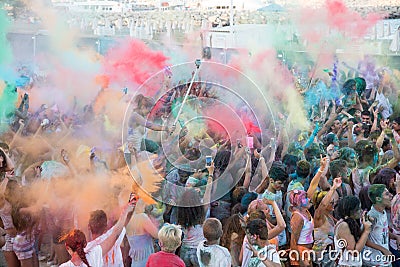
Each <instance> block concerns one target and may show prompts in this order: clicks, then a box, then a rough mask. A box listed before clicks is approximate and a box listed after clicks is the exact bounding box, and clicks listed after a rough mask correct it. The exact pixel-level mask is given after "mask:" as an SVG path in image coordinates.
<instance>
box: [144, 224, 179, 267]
mask: <svg viewBox="0 0 400 267" xmlns="http://www.w3.org/2000/svg"><path fill="white" fill-rule="evenodd" d="M181 238H182V230H181V229H180V227H179V226H177V225H174V224H168V223H167V224H165V225H164V226H163V227H162V228H161V229H160V231H159V232H158V239H159V241H158V242H159V245H160V247H161V251H159V252H157V253H153V254H151V255H150V257H149V259H148V261H147V263H146V267H159V266H163V267H185V263H184V262H183V260H181V258H179V257H178V256H177V255H175V250H176V249H177V248H178V247H179V246H180V245H181Z"/></svg>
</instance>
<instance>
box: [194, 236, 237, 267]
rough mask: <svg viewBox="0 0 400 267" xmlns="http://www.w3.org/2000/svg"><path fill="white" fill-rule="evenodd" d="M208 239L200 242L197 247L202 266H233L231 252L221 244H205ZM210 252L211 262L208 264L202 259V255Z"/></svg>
mask: <svg viewBox="0 0 400 267" xmlns="http://www.w3.org/2000/svg"><path fill="white" fill-rule="evenodd" d="M205 242H206V241H202V242H200V244H199V246H198V247H197V253H196V254H197V259H198V260H199V265H200V267H208V266H210V267H211V266H212V267H230V266H231V262H232V259H231V254H230V253H229V251H228V250H227V249H226V248H224V247H222V246H219V245H211V246H207V245H205ZM202 254H203V255H204V254H208V255H209V257H210V261H209V263H208V264H207V265H206V264H205V263H204V262H202V260H201V255H202Z"/></svg>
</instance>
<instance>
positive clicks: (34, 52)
mask: <svg viewBox="0 0 400 267" xmlns="http://www.w3.org/2000/svg"><path fill="white" fill-rule="evenodd" d="M36 35H37V33H36V34H35V35H34V36H32V41H33V58H32V62H33V70H35V69H36Z"/></svg>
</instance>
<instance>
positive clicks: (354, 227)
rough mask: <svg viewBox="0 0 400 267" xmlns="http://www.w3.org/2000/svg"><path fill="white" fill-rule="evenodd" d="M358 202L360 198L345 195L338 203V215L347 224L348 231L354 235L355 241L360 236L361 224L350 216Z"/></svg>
mask: <svg viewBox="0 0 400 267" xmlns="http://www.w3.org/2000/svg"><path fill="white" fill-rule="evenodd" d="M360 204H361V202H360V200H359V199H358V198H357V197H355V196H345V197H344V198H342V199H341V200H339V203H338V213H339V214H338V215H339V217H340V218H341V219H343V220H344V221H345V222H346V223H347V224H348V225H349V229H350V233H351V234H352V235H353V236H354V239H355V240H356V242H357V241H358V240H359V239H360V237H361V225H360V222H359V220H355V219H353V218H351V217H350V216H351V215H352V214H354V213H355V212H356V211H357V210H358V209H359V207H360Z"/></svg>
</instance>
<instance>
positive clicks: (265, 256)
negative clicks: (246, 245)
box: [248, 245, 281, 267]
mask: <svg viewBox="0 0 400 267" xmlns="http://www.w3.org/2000/svg"><path fill="white" fill-rule="evenodd" d="M263 260H269V261H272V262H273V263H279V264H280V263H281V260H280V257H279V254H278V252H277V251H276V247H275V246H274V245H268V246H265V247H263V248H261V249H258V255H257V256H256V257H253V258H251V259H250V261H249V265H248V266H249V267H265V264H264V263H263Z"/></svg>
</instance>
